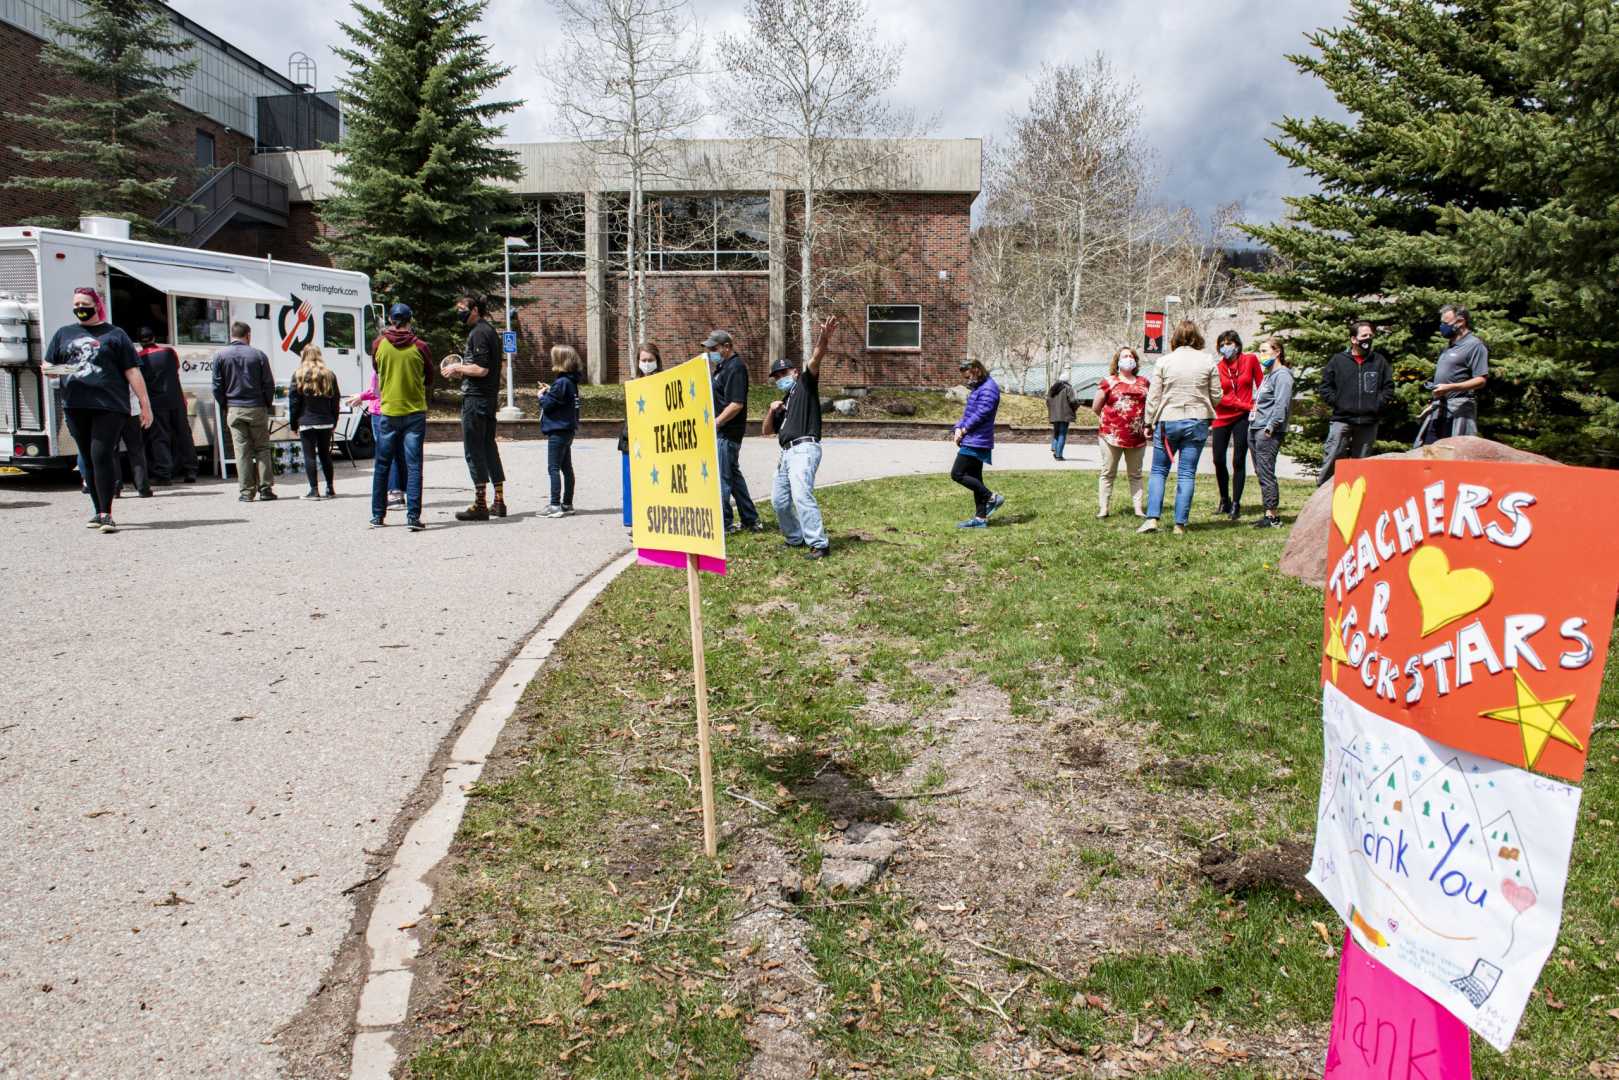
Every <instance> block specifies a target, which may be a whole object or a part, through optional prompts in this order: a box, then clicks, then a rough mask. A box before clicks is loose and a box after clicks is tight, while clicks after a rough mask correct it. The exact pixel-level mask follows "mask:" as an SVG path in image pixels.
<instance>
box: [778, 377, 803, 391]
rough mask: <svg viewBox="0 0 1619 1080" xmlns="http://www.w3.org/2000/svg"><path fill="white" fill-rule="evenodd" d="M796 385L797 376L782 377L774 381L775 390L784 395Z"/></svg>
mask: <svg viewBox="0 0 1619 1080" xmlns="http://www.w3.org/2000/svg"><path fill="white" fill-rule="evenodd" d="M797 385H798V376H797V375H783V376H782V377H781V378H779V379H777V380H776V389H777V390H780V391H781V392H782V393H784V394H787V393H791V392H792V389H793V387H795V386H797Z"/></svg>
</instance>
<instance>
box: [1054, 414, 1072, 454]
mask: <svg viewBox="0 0 1619 1080" xmlns="http://www.w3.org/2000/svg"><path fill="white" fill-rule="evenodd" d="M1067 445H1068V421H1067V420H1053V421H1052V422H1051V452H1052V454H1054V455H1056V456H1057V457H1062V452H1063V448H1064V447H1066V446H1067Z"/></svg>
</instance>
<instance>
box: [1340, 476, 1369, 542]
mask: <svg viewBox="0 0 1619 1080" xmlns="http://www.w3.org/2000/svg"><path fill="white" fill-rule="evenodd" d="M1365 501H1366V478H1365V477H1364V476H1357V477H1355V482H1354V483H1353V484H1339V485H1338V486H1337V487H1335V488H1333V489H1332V523H1333V524H1334V525H1336V526H1338V535H1339V536H1341V537H1343V538H1344V543H1346V544H1347V543H1349V538H1350V537H1351V536H1353V535H1354V533H1355V522H1356V521H1357V520H1358V519H1359V518H1360V504H1361V503H1363V502H1365Z"/></svg>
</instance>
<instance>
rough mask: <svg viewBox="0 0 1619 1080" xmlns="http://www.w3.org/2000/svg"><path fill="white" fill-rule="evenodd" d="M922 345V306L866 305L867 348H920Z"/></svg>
mask: <svg viewBox="0 0 1619 1080" xmlns="http://www.w3.org/2000/svg"><path fill="white" fill-rule="evenodd" d="M921 347H922V305H920V304H870V305H867V307H866V348H868V349H920V348H921Z"/></svg>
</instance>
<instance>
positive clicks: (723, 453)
mask: <svg viewBox="0 0 1619 1080" xmlns="http://www.w3.org/2000/svg"><path fill="white" fill-rule="evenodd" d="M716 441H717V442H718V443H719V455H720V508H721V510H723V511H724V514H725V527H726V528H727V529H729V528H730V527H731V498H732V497H733V496H735V498H736V513H737V516H738V517H739V518H741V519H742V527H743V528H744V529H751V528H753V527H754V526H755V525H757V524H758V523H759V508H758V507H756V506H754V505H753V496H752V495H749V494H748V482H747V481H746V480H744V479H743V478H742V465H741V462H740V460H739V459H740V458H741V456H742V441H741V440H740V439H727V438H726V437H725V436H724V435H721V436H719V438H718V439H717V440H716Z"/></svg>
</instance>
